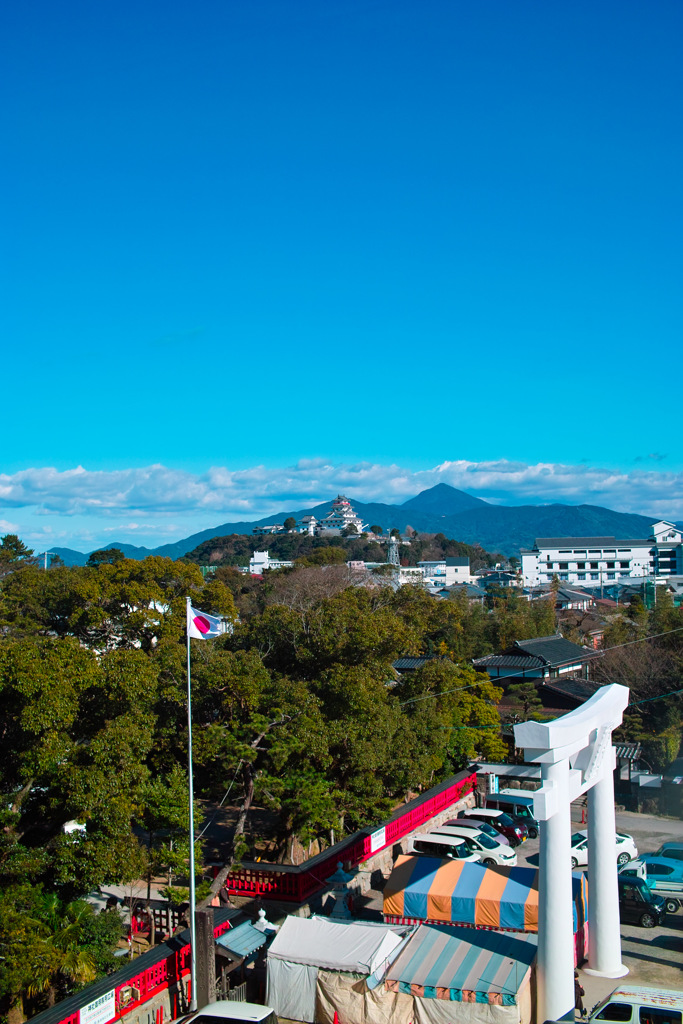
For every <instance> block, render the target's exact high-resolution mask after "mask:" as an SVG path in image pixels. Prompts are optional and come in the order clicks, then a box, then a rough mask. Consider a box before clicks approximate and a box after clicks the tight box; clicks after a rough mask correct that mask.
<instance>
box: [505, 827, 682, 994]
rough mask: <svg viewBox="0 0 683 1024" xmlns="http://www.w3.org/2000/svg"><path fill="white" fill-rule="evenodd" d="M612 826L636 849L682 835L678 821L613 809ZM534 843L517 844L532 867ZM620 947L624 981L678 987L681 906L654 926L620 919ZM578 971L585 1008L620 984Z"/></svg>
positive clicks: (646, 848) (535, 856)
mask: <svg viewBox="0 0 683 1024" xmlns="http://www.w3.org/2000/svg"><path fill="white" fill-rule="evenodd" d="M572 812H573V814H572V817H573V819H574V820H573V824H572V828H573V829H574V830H578V829H582V828H586V826H585V825H582V824H580V814H581V811H580V809H579V808H577V807H573V808H572ZM617 831H619V832H627V833H628V834H629V835H631V836H633V838H634V839H635V842H636V846H637V847H638V852H639V853H649V852H651V851H654V850H656V849H658V847H659V846H661V844H662V843H664V842H667V841H670V840H675V841H678V842H680V841H683V821H676V820H674V819H670V818H658V817H654V816H652V815H647V814H635V813H631V812H623V813H619V814H617ZM538 848H539V840H538V839H529V840H528V841H527V842H526V843H524V844H523V845H522V846H521V847H517V857H518V862H519V863H520V864H529V865H530V866H533V867H538ZM579 870H582V869H579ZM621 950H622V961H623V963H624V965H625V966H626V967H628V969H629V974H628V977H627V978H626V979H624V980H625V981H627V982H628V983H630V984H632V985H647V986H649V987H651V988H661V989H667V988H668V989H675V990H677V991H683V908H682V909H680V910H679V911H678V912H677V913H676V914H669V915H667V918H666V920H665V923H664V924H663V925H661V926H660V927H658V928H640V927H638V926H637V925H629V924H625V925H622V927H621ZM579 973H580V977H581V984H582V985H583V987H584V989H585V990H586V995H585V997H584V1004H585V1006H586V1008H587V1009H588V1010H589V1011H590V1009H591V1008H592V1007H593V1006H594V1005H595V1004H596V1003H597V1002H599V1001H600V1000H601V999H602V998H603V997H604V996H606V995H608V994H609V993H610V992H612V991H613V990H614V989H615V988H616V987H618V986H619V985H620V981H619V979H617V980H614V979H609V978H592V977H590V975H587V974H585V973H584V971H580V972H579Z"/></svg>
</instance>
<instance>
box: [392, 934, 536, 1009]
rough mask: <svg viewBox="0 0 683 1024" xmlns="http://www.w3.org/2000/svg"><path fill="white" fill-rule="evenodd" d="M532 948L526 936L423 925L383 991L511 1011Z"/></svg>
mask: <svg viewBox="0 0 683 1024" xmlns="http://www.w3.org/2000/svg"><path fill="white" fill-rule="evenodd" d="M536 944H537V937H536V935H531V934H521V935H510V934H507V933H505V934H501V933H499V932H489V931H480V930H478V929H475V928H457V929H455V928H452V927H449V926H447V925H428V924H423V925H420V927H419V928H418V929H417V931H416V933H415V935H414V936H413V937H412V938H411V940H410V942H409V943H408V945H407V946H406V948H405V949H404V950H403V952H402V953H401V955H400V956H399V957H397V959H396V960H395V962H394V963H393V964H392V965H391V967H390V968H389V970H388V971H387V974H386V978H385V985H386V987H387V988H388V989H389V990H390V991H392V992H405V993H407V994H409V995H415V996H422V997H424V998H427V999H450V1000H453V1001H457V1002H465V1003H495V1004H498V1005H499V1006H514V1005H515V1004H516V1003H517V1000H518V994H519V992H520V991H521V990H522V988H524V987H525V986H526V984H527V982H528V979H529V975H530V972H531V965H532V964H533V962H534V960H535V959H536Z"/></svg>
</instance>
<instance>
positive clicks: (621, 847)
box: [572, 829, 638, 868]
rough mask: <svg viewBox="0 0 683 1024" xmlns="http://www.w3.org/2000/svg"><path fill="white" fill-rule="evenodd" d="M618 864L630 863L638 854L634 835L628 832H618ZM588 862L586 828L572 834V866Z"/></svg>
mask: <svg viewBox="0 0 683 1024" xmlns="http://www.w3.org/2000/svg"><path fill="white" fill-rule="evenodd" d="M616 835H617V864H619V865H620V866H621V865H622V864H628V862H629V861H630V860H633V859H634V857H637V856H638V848H637V847H636V844H635V842H634V841H633V836H629V835H627V834H626V832H617V834H616ZM587 863H588V832H587V831H586V830H585V829H584V830H583V831H581V832H575V833H574V834H573V836H572V868H577V867H579V866H580V865H583V864H587Z"/></svg>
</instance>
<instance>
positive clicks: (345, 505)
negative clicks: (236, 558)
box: [252, 494, 367, 537]
mask: <svg viewBox="0 0 683 1024" xmlns="http://www.w3.org/2000/svg"><path fill="white" fill-rule="evenodd" d="M350 526H353V527H355V529H356V530H357V532H358V533H362V532H363V530H364V529H367V527H366V526H364V524H363V520H362V519H361V518H360V516H357V515H356V513H355V511H354V509H353V506H352V504H351V502H350V501H349V500H348V498H346V497H345V496H344V495H343V494H338V495H337V497H336V499H335V500H334V501H333V502H332V508H331V509H330V511H329V512H328V514H327V515H326V516H325V518H324V519H316V518H315V516H304V517H303V519H301V521H300V522H298V523H297V524H296V526H295V527H294V529H292V530H285V527H284V525H283V524H282V523H268V525H266V526H256V527H255V528H254V530H253V531H252V532H253V534H254V536H256V537H262V536H265V535H266V534H273V533H308V534H309V535H310V536H317V537H321V536H322V537H326V536H327V537H336V536H339V535H341V534H342V533H343V532H344V530H346V529H348V527H350Z"/></svg>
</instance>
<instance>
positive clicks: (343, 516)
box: [315, 494, 364, 536]
mask: <svg viewBox="0 0 683 1024" xmlns="http://www.w3.org/2000/svg"><path fill="white" fill-rule="evenodd" d="M349 526H354V527H355V528H356V530H357V531H358V533H362V532H363V529H364V526H363V520H362V519H361V518H360V517H359V516H357V515H356V513H355V511H354V509H353V506H352V505H351V502H350V501H349V500H348V498H345V497H344V495H343V494H338V495H337V497H336V498H335V500H334V501H333V502H332V508H331V509H330V511H329V513H328V514H327V515H326V516H325V518H324V519H320V520H319V521H318V523H317V524H316V526H315V532H316V534H318V536H321V535H322V536H325V535H327V536H339V534H341V533H343V531H344V530H346V529H347V528H348V527H349Z"/></svg>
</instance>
